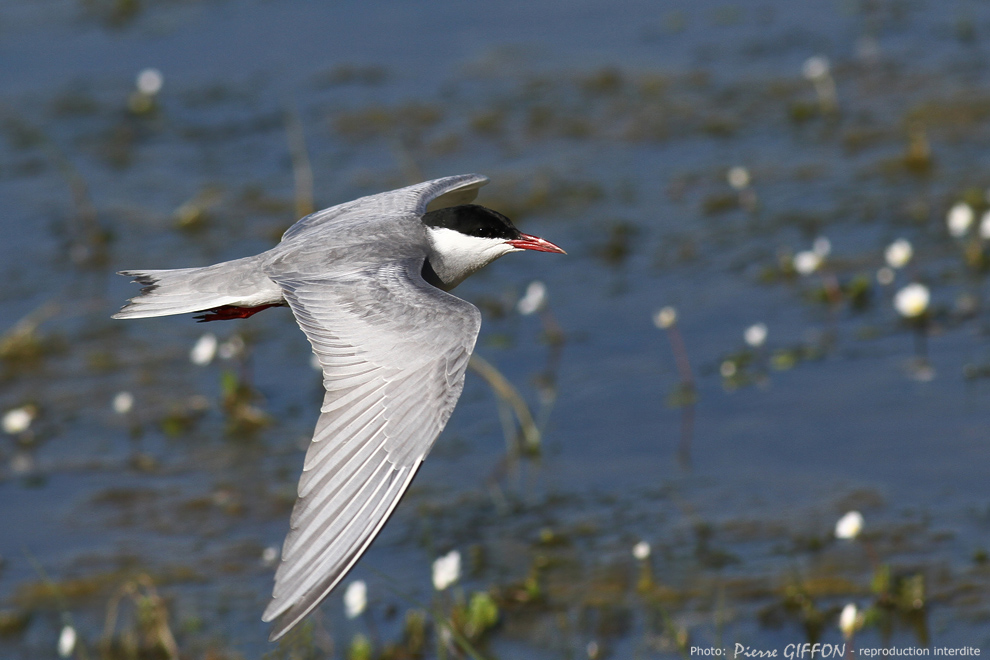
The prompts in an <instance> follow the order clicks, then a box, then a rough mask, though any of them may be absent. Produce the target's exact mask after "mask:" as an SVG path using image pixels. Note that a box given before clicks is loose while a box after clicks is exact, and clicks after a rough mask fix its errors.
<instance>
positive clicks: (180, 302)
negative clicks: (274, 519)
mask: <svg viewBox="0 0 990 660" xmlns="http://www.w3.org/2000/svg"><path fill="white" fill-rule="evenodd" d="M486 183H488V179H487V178H486V177H484V176H481V175H477V174H464V175H460V176H450V177H445V178H442V179H435V180H433V181H426V182H424V183H420V184H416V185H413V186H408V187H406V188H400V189H398V190H393V191H390V192H385V193H380V194H377V195H370V196H368V197H362V198H360V199H356V200H354V201H351V202H347V203H344V204H339V205H337V206H333V207H331V208H328V209H324V210H322V211H318V212H316V213H313V214H312V215H308V216H306V217H304V218H302V219H301V220H299V221H298V222H296V223H295V224H294V225H292V226H291V227H290V228H289V229H288V230H287V231H286V232H285V234H284V235H283V236H282V240H281V242H280V243H279V244H278V245H276V246H275V247H274V248H272V249H270V250H268V251H267V252H262V253H261V254H258V255H255V256H252V257H244V258H242V259H235V260H233V261H226V262H223V263H219V264H214V265H212V266H206V267H203V268H180V269H174V270H142V271H122V272H121V273H120V274H121V275H127V276H130V277H133V278H134V279H135V281H137V282H138V283H140V284H143V285H145V286H144V288H143V289H141V292H140V294H139V295H137V296H135V297H134V298H132V299H131V300H130V301H129V302H128V303H127V304H126V305H125V306H124V307H123V308H122V309H121V310H120V311H119V312H118V313H117V314H115V315H114V318H118V319H131V318H145V317H152V316H166V315H170V314H187V313H197V314H199V316H198V317H197V318H198V319H199V320H200V321H216V320H225V319H237V318H246V317H249V316H251V315H253V314H256V313H258V312H260V311H262V310H265V309H268V308H269V307H275V306H282V305H288V307H289V309H290V310H292V314H293V315H294V316H295V318H296V322H297V323H298V324H299V327H300V328H302V331H303V332H304V333H305V334H306V337H307V339H309V342H310V344H312V347H313V352H314V353H315V354H316V357H317V358H318V359H319V361H320V365H321V367H322V370H323V386H324V388H325V389H326V395H325V397H324V399H323V405H322V407H321V408H320V417H319V420H318V421H317V423H316V430H315V431H314V433H313V440H312V442H311V443H310V445H309V449H308V450H307V452H306V458H305V462H304V465H303V472H302V477H301V478H300V480H299V488H298V499H297V500H296V504H295V507H294V508H293V510H292V518H291V522H290V531H289V533H288V535H287V536H286V539H285V543H284V545H283V548H282V561H281V563H280V564H279V566H278V569H277V570H276V573H275V588H274V590H273V593H272V600H271V603H270V604H269V605H268V608H267V609H266V610H265V613H264V615H263V616H262V618H263V620H265V621H275V624H274V625H273V628H272V632H271V636H270V639H271V640H272V641H274V640H276V639H278V638H279V637H281V636H282V635H284V634H285V633H286V632H287V631H288V630H289V629H291V628H292V627H293V626H294V625H296V624H297V623H299V621H300V620H302V619H303V618H304V617H305V616H306V615H307V614H309V613H310V612H311V611H312V610H313V609H314V608H315V607H316V606H317V605H319V604H320V602H322V601H323V599H324V598H326V597H327V595H328V594H329V593H330V591H332V590H333V588H334V587H335V586H336V585H337V584H338V583H339V582H340V581H341V580H342V579H343V577H344V576H345V575H346V574H347V572H348V571H349V570H350V569H351V567H352V566H354V564H355V563H356V562H357V561H358V559H360V558H361V555H362V554H363V553H364V551H365V550H367V548H368V546H369V545H370V544H371V542H372V541H373V540H374V538H375V536H377V534H378V532H379V531H380V530H381V528H382V526H383V525H384V524H385V521H386V520H387V519H388V517H389V515H390V514H391V513H392V511H393V510H394V509H395V507H396V505H397V504H398V503H399V500H400V499H401V498H402V495H403V493H405V491H406V489H407V488H409V484H410V483H411V482H412V479H413V477H414V476H415V475H416V471H417V470H418V469H419V466H420V465H421V464H422V462H423V459H424V458H426V454H427V453H428V452H429V451H430V448H431V447H432V446H433V443H434V442H435V441H436V439H437V436H439V435H440V432H441V431H442V430H443V427H444V425H445V424H446V423H447V419H448V418H449V417H450V414H451V412H453V410H454V406H455V405H456V404H457V399H458V398H459V397H460V395H461V390H462V389H463V387H464V374H465V370H466V369H467V364H468V359H469V358H470V356H471V352H472V350H473V349H474V344H475V340H476V339H477V337H478V331H479V329H480V327H481V313H480V312H479V311H478V309H477V308H476V307H475V306H474V305H472V304H470V303H468V302H466V301H464V300H461V299H460V298H457V297H456V296H453V295H451V294H450V293H447V292H448V291H450V290H451V289H453V288H454V287H455V286H457V285H458V284H460V283H461V282H462V281H464V279H465V278H467V277H468V276H470V275H471V274H472V273H474V272H476V271H478V270H479V269H481V268H483V267H484V266H486V265H488V264H489V263H491V262H492V261H494V260H495V259H498V258H499V257H501V256H502V255H504V254H508V253H509V252H516V251H518V250H536V251H539V252H557V253H561V254H563V253H564V251H563V250H562V249H560V248H559V247H557V246H556V245H554V244H553V243H551V242H549V241H546V240H544V239H542V238H538V237H536V236H530V235H529V234H524V233H522V232H520V231H519V230H518V229H516V227H515V226H514V225H513V224H512V222H511V221H510V220H509V219H508V218H506V217H505V216H504V215H502V214H500V213H497V212H496V211H493V210H491V209H488V208H485V207H483V206H478V205H475V204H472V203H471V202H473V201H474V199H475V197H476V196H477V194H478V188H480V187H481V186H483V185H485V184H486Z"/></svg>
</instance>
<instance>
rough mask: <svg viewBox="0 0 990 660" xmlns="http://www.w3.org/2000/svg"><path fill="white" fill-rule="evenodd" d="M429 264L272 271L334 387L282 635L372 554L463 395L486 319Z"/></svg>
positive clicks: (287, 566)
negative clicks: (317, 273) (430, 279)
mask: <svg viewBox="0 0 990 660" xmlns="http://www.w3.org/2000/svg"><path fill="white" fill-rule="evenodd" d="M421 269H422V259H421V258H420V259H406V260H403V261H400V262H392V263H386V264H382V265H379V266H377V267H371V268H366V269H364V270H361V271H358V272H351V273H347V274H341V273H337V274H335V275H332V276H330V275H328V276H326V277H324V278H322V279H320V278H314V277H312V276H309V275H306V276H304V275H301V274H299V273H288V274H286V273H282V274H279V273H271V274H270V277H272V279H273V280H275V281H276V282H277V283H278V284H279V286H281V287H282V290H283V292H284V295H285V299H286V301H288V303H289V307H290V308H291V309H292V313H293V314H294V315H295V317H296V320H297V321H298V322H299V325H300V327H302V329H303V331H304V332H305V333H306V337H307V338H308V339H309V341H310V343H311V344H312V345H313V351H314V352H315V353H316V355H317V356H318V357H319V360H320V364H321V365H323V384H324V387H325V388H326V390H327V393H326V397H325V399H324V401H323V407H322V409H321V415H320V419H319V421H318V422H317V425H316V431H315V433H314V435H313V441H312V444H311V445H310V447H309V450H308V451H307V452H306V461H305V466H304V468H303V474H302V478H301V480H300V481H299V499H298V500H297V501H296V505H295V508H294V509H293V512H292V522H291V531H290V532H289V535H288V536H287V537H286V539H285V544H284V547H283V550H282V563H281V564H280V566H279V567H278V570H277V572H276V574H275V589H274V591H273V594H272V595H273V599H272V602H271V603H270V604H269V606H268V608H267V609H266V610H265V614H264V616H263V619H264V620H265V621H272V620H273V619H276V618H278V622H277V623H276V624H275V627H274V629H273V631H272V635H271V639H272V640H275V639H277V638H279V637H281V636H282V635H283V634H284V633H285V632H286V631H287V630H288V629H289V628H291V627H292V626H293V625H295V624H296V623H297V622H298V621H299V620H300V619H302V618H303V617H304V616H306V614H308V613H309V612H310V611H311V610H312V609H313V608H315V607H316V606H317V605H318V604H319V603H320V602H321V601H322V600H323V599H324V598H325V597H326V596H327V594H328V593H330V591H331V590H332V589H333V588H334V587H335V586H336V585H337V583H338V582H340V580H341V579H342V578H343V577H344V575H346V574H347V572H348V571H349V570H350V568H351V567H352V566H353V565H354V563H355V562H357V560H358V559H359V558H360V557H361V555H362V554H363V553H364V551H365V550H366V549H367V548H368V546H369V545H370V544H371V542H372V540H373V539H374V538H375V536H376V535H377V534H378V532H379V530H380V529H381V528H382V525H384V524H385V521H386V520H387V519H388V517H389V514H391V512H392V510H393V509H394V508H395V506H396V505H397V504H398V502H399V499H400V498H401V497H402V494H403V493H404V492H405V491H406V489H407V488H408V487H409V484H410V483H411V482H412V479H413V476H414V475H415V474H416V471H417V469H418V468H419V465H420V463H422V461H423V459H424V458H425V456H426V454H427V452H429V450H430V447H432V446H433V443H434V441H435V440H436V438H437V436H438V435H439V434H440V431H441V430H442V429H443V427H444V425H445V424H446V422H447V419H448V418H449V417H450V414H451V412H453V410H454V406H455V404H456V403H457V399H458V398H459V397H460V394H461V389H462V388H463V386H464V373H465V370H466V368H467V363H468V359H469V358H470V355H471V351H472V350H473V349H474V343H475V340H476V338H477V336H478V330H479V329H480V327H481V314H480V313H479V312H478V310H477V308H475V307H474V305H471V304H470V303H468V302H465V301H463V300H461V299H459V298H456V297H454V296H452V295H450V294H448V293H445V292H443V291H441V290H439V289H436V288H434V287H432V286H430V285H429V284H427V283H426V282H424V281H423V279H422V277H421V275H420V271H421Z"/></svg>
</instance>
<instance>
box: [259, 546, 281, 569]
mask: <svg viewBox="0 0 990 660" xmlns="http://www.w3.org/2000/svg"><path fill="white" fill-rule="evenodd" d="M279 554H280V553H279V551H278V548H277V547H275V546H274V545H270V546H268V547H267V548H265V549H264V550H262V551H261V563H262V564H263V565H265V566H274V565H275V562H276V561H278V556H279Z"/></svg>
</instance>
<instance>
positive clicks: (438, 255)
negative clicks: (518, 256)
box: [427, 227, 518, 285]
mask: <svg viewBox="0 0 990 660" xmlns="http://www.w3.org/2000/svg"><path fill="white" fill-rule="evenodd" d="M427 235H428V236H429V240H430V248H431V254H430V263H431V264H432V265H433V270H434V271H435V272H436V273H437V275H439V276H440V278H441V279H442V280H443V281H444V282H447V283H453V284H454V285H456V284H458V283H460V282H461V281H462V280H463V279H464V278H466V277H467V276H469V275H471V274H472V273H474V272H475V271H477V270H479V269H481V268H484V267H485V266H487V265H488V264H490V263H491V262H493V261H495V260H496V259H498V258H499V257H501V256H502V255H503V254H508V253H509V252H515V251H517V249H518V248H514V247H512V246H511V245H509V244H508V243H506V242H505V240H503V239H501V238H480V237H478V236H468V235H467V234H462V233H461V232H459V231H456V230H453V229H447V228H445V227H441V228H435V227H429V228H428V229H427Z"/></svg>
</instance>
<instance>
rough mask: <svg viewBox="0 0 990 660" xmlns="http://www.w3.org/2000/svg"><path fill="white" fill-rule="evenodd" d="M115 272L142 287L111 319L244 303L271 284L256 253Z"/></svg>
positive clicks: (184, 312) (195, 310) (133, 317)
mask: <svg viewBox="0 0 990 660" xmlns="http://www.w3.org/2000/svg"><path fill="white" fill-rule="evenodd" d="M119 274H120V275H126V276H128V277H133V278H134V281H135V282H137V283H139V284H143V285H144V288H143V289H141V293H140V294H138V295H137V296H135V297H133V298H131V299H130V300H129V301H128V303H127V304H126V305H124V306H123V307H122V308H121V310H120V311H119V312H117V313H116V314H114V315H113V318H115V319H137V318H146V317H149V316H168V315H170V314H189V313H192V312H202V311H206V310H211V309H216V308H218V307H223V306H224V305H238V304H244V303H245V301H251V300H252V299H255V298H257V297H258V295H259V293H260V292H261V291H262V290H263V289H264V288H268V287H270V286H274V284H273V283H272V282H271V280H268V279H267V278H266V277H265V276H264V273H263V272H262V271H261V268H260V261H259V259H258V257H257V256H255V257H246V258H244V259H235V260H234V261H225V262H223V263H219V264H214V265H212V266H206V267H204V268H177V269H174V270H124V271H121V272H120V273H119ZM265 285H268V287H266V286H265Z"/></svg>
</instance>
